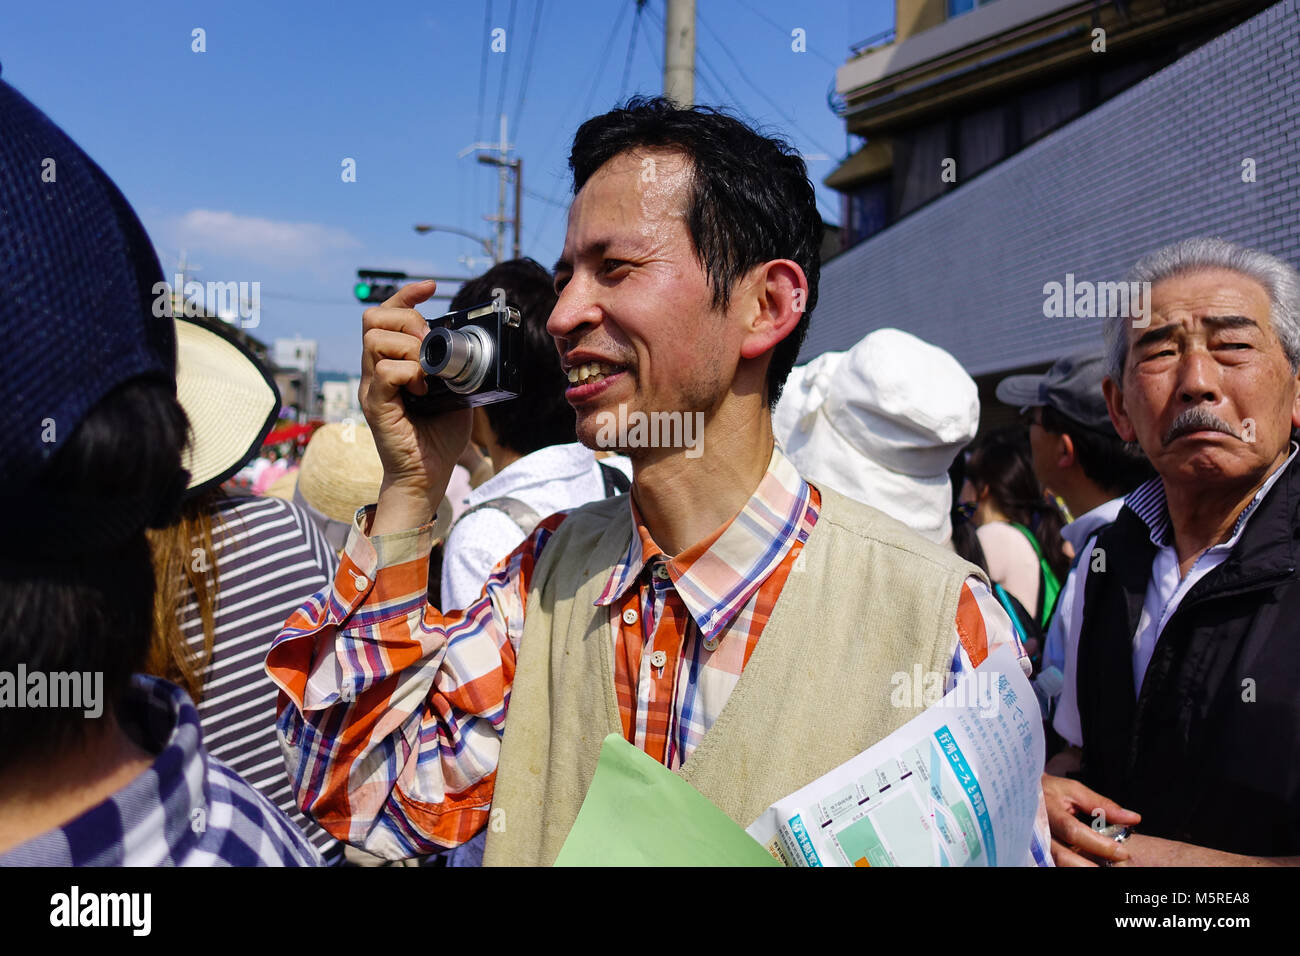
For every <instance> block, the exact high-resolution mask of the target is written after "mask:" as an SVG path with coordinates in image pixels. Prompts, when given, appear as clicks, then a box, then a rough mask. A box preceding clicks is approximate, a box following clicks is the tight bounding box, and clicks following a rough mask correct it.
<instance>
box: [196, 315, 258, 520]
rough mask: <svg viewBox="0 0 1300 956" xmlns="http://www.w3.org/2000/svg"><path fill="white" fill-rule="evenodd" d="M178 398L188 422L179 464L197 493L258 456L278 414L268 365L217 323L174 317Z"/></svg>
mask: <svg viewBox="0 0 1300 956" xmlns="http://www.w3.org/2000/svg"><path fill="white" fill-rule="evenodd" d="M176 397H177V399H178V400H179V401H180V403H181V407H182V408H184V409H185V414H186V415H187V416H188V417H189V420H190V443H189V445H188V446H187V447H186V448H185V450H184V451H183V452H182V454H181V463H182V466H183V467H184V468H186V469H187V470H188V471H189V473H190V483H189V487H188V489H187V491H186V493H187V495H189V496H193V495H197V494H199V493H200V492H202V491H204V490H206V489H208V488H211V487H213V486H214V485H219V484H221V483H222V482H223V481H225V480H226V479H227V478H230V477H231V476H233V475H234V474H235V473H236V472H237V471H239V469H241V468H243V467H244V465H246V464H248V462H249V461H250V460H251V459H252V458H253V456H254V455H256V454H257V452H258V449H260V448H261V447H262V441H263V439H265V438H266V436H267V435H268V434H270V431H271V428H272V426H274V425H275V421H276V418H277V417H278V415H279V412H280V392H279V390H278V389H277V388H276V387H275V381H274V380H273V379H272V378H271V376H270V374H269V373H268V372H267V370H266V369H265V368H263V367H262V365H261V363H259V362H258V361H257V360H256V359H255V358H253V356H252V355H250V354H249V353H248V352H247V351H245V349H244V348H243V346H241V345H240V344H239V343H238V342H237V341H236V340H235V338H234V337H233V336H232V335H230V334H229V333H227V332H226V331H225V330H224V329H222V328H220V327H219V326H217V325H212V326H209V325H206V324H199V323H198V322H195V321H193V320H191V319H188V318H183V317H181V316H177V317H176Z"/></svg>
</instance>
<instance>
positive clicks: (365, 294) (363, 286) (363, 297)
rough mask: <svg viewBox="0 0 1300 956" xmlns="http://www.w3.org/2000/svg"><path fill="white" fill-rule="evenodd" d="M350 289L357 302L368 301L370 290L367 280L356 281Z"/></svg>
mask: <svg viewBox="0 0 1300 956" xmlns="http://www.w3.org/2000/svg"><path fill="white" fill-rule="evenodd" d="M352 291H353V293H354V294H355V295H356V297H357V301H358V302H369V301H370V291H371V290H370V283H369V282H358V283H357V284H356V285H355V286H353V287H352Z"/></svg>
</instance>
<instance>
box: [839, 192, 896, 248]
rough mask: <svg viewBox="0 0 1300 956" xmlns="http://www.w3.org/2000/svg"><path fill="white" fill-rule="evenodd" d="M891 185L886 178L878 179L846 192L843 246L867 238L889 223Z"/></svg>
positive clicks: (854, 243) (847, 246)
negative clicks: (845, 222)
mask: <svg viewBox="0 0 1300 956" xmlns="http://www.w3.org/2000/svg"><path fill="white" fill-rule="evenodd" d="M892 192H893V186H892V184H891V183H890V181H889V180H888V179H878V180H876V181H875V182H871V183H866V184H865V185H862V186H859V187H858V188H857V189H854V190H853V192H851V193H849V194H848V197H847V199H848V216H847V225H848V228H847V229H846V230H845V232H846V235H845V236H844V240H843V242H844V246H843V247H844V248H845V249H847V248H849V247H850V246H852V245H856V244H857V243H859V242H861V241H862V240H863V239H869V238H870V237H871V236H874V235H875V234H876V233H878V232H880V230H882V229H884V228H885V227H886V226H888V225H889V198H890V195H891V194H892Z"/></svg>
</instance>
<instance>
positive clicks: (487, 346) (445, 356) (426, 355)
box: [420, 325, 493, 395]
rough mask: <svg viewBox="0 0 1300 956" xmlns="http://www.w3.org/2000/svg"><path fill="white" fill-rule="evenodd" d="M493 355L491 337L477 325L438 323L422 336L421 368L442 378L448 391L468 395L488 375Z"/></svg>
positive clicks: (426, 372) (428, 373)
mask: <svg viewBox="0 0 1300 956" xmlns="http://www.w3.org/2000/svg"><path fill="white" fill-rule="evenodd" d="M492 356H493V349H492V339H491V338H490V337H489V336H488V334H487V333H486V332H484V331H483V330H482V329H480V328H479V327H478V326H474V325H470V326H466V327H465V328H463V329H448V328H445V327H443V326H439V327H438V328H435V329H433V330H431V331H430V332H429V334H428V335H426V336H425V337H424V343H423V344H422V345H421V347H420V367H421V368H423V369H424V372H425V374H426V375H432V376H436V377H437V378H440V379H442V380H443V381H444V382H445V383H446V385H447V388H449V389H450V390H451V391H453V392H458V393H460V394H462V395H467V394H469V393H471V392H473V391H475V390H476V389H477V388H478V387H479V385H481V384H482V383H483V379H484V378H486V377H487V373H488V371H489V369H491V367H492Z"/></svg>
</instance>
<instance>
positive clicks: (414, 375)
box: [358, 279, 473, 535]
mask: <svg viewBox="0 0 1300 956" xmlns="http://www.w3.org/2000/svg"><path fill="white" fill-rule="evenodd" d="M437 287H438V284H437V283H436V282H435V281H433V280H432V279H427V280H425V281H423V282H415V283H412V284H411V285H408V286H403V287H402V288H401V289H399V290H398V291H397V293H396V294H395V295H394V296H393V297H392V298H391V299H389V300H388V301H387V302H385V303H384V304H383V305H379V306H375V307H373V308H369V309H366V311H365V312H364V313H363V314H362V329H363V331H362V337H361V339H362V345H363V350H362V357H361V388H360V389H359V391H358V398H359V400H360V402H361V410H362V412H363V413H364V414H365V416H366V421H367V422H369V423H370V430H371V432H372V433H373V434H374V438H375V447H376V448H377V449H378V450H379V460H380V461H381V462H382V463H383V466H384V481H383V484H382V485H381V487H380V492H379V508H378V509H377V510H376V513H375V520H374V522H373V524H372V525H371V528H370V533H371V534H372V535H373V534H385V533H388V532H391V531H404V530H406V529H408V528H414V527H419V526H420V525H422V524H425V523H427V522H428V521H429V520H430V519H431V518H432V517H433V513H434V511H435V510H436V509H437V507H438V502H440V501H441V500H442V496H443V493H444V492H445V491H446V490H447V482H448V480H450V478H451V471H452V468H453V467H454V466H455V464H456V459H458V458H459V457H460V454H461V452H462V451H463V450H464V448H465V445H466V443H467V442H468V441H469V434H470V427H471V424H472V422H473V412H472V411H471V410H470V409H467V408H461V409H456V410H455V411H450V412H444V413H443V414H440V415H433V416H430V417H428V418H415V419H412V418H411V417H410V416H409V415H408V413H407V410H406V405H405V403H404V402H403V401H402V389H404V388H405V389H407V390H408V391H410V392H411V394H413V395H423V394H425V393H426V392H427V391H428V385H427V383H426V382H425V378H424V370H423V369H422V368H421V367H420V343H421V342H423V341H424V336H425V334H426V333H427V332H428V325H427V324H426V323H425V321H424V318H423V316H421V315H420V313H419V312H417V311H415V307H416V306H417V305H418V304H419V303H421V302H424V301H425V300H426V299H428V298H429V297H430V296H431V295H433V293H434V291H435V290H436V289H437Z"/></svg>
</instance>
